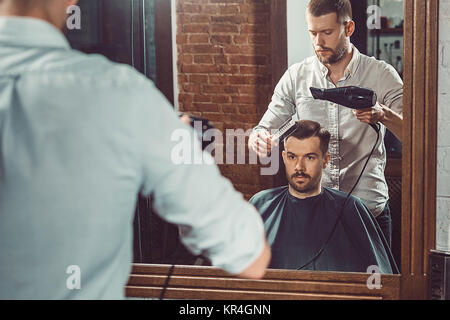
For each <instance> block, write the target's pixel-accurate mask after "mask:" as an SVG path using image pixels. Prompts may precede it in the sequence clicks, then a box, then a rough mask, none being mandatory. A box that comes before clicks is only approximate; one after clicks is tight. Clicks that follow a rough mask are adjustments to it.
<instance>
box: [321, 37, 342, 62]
mask: <svg viewBox="0 0 450 320" xmlns="http://www.w3.org/2000/svg"><path fill="white" fill-rule="evenodd" d="M348 48H349V45H348V43H347V42H346V41H345V40H343V41H341V42H340V44H339V46H338V47H337V48H336V49H335V50H332V49H330V48H324V49H325V50H329V51H331V52H332V53H333V54H332V55H331V56H330V57H324V56H321V55H320V54H318V53H317V52H316V56H317V58H318V59H319V60H320V62H322V63H323V64H329V65H332V64H336V63H338V62H339V61H341V60H342V59H343V58H344V57H345V53H346V52H347V51H348Z"/></svg>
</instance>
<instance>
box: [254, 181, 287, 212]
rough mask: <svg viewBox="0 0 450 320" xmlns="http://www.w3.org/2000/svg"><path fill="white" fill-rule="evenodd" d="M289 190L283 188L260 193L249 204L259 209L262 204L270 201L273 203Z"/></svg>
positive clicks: (285, 187)
mask: <svg viewBox="0 0 450 320" xmlns="http://www.w3.org/2000/svg"><path fill="white" fill-rule="evenodd" d="M287 189H288V187H287V186H283V187H278V188H272V189H267V190H263V191H260V192H258V193H257V194H255V195H254V196H253V197H251V199H250V200H249V202H250V203H251V204H253V205H254V206H256V207H259V206H260V205H261V204H263V203H267V202H268V201H271V200H273V199H275V198H277V197H278V196H280V195H282V194H283V193H284V192H285V191H286V190H287Z"/></svg>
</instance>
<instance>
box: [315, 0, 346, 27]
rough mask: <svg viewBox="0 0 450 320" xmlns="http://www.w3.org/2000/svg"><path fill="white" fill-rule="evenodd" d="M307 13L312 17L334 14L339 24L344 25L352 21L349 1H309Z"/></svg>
mask: <svg viewBox="0 0 450 320" xmlns="http://www.w3.org/2000/svg"><path fill="white" fill-rule="evenodd" d="M308 11H309V13H310V14H312V15H313V16H314V17H320V16H323V15H325V14H329V13H336V15H337V20H338V22H339V23H345V22H347V21H349V20H352V19H353V12H352V4H351V3H350V0H311V1H310V2H309V4H308Z"/></svg>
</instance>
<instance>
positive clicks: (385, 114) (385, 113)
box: [379, 104, 391, 124]
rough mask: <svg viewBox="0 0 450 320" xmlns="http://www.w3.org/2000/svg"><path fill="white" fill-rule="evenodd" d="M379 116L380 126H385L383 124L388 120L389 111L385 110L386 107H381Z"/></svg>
mask: <svg viewBox="0 0 450 320" xmlns="http://www.w3.org/2000/svg"><path fill="white" fill-rule="evenodd" d="M380 106H381V116H380V120H379V121H380V122H381V123H382V124H385V122H388V121H389V119H390V114H391V109H389V108H387V107H386V106H383V105H381V104H380Z"/></svg>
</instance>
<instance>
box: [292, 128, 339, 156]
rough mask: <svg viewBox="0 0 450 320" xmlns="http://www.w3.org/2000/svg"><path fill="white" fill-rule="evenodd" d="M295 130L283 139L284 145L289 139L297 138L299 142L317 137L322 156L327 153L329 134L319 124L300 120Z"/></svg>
mask: <svg viewBox="0 0 450 320" xmlns="http://www.w3.org/2000/svg"><path fill="white" fill-rule="evenodd" d="M296 126H297V128H296V129H295V130H294V131H293V132H292V133H291V134H290V135H289V136H288V137H286V139H284V144H285V145H286V142H287V141H288V139H289V138H297V139H299V140H304V139H308V138H313V137H318V138H319V140H320V150H321V151H322V155H323V156H325V154H326V153H327V152H328V144H329V143H330V137H331V135H330V132H329V131H328V130H327V129H325V128H324V127H322V126H320V123H318V122H315V121H312V120H300V121H297V124H296Z"/></svg>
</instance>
